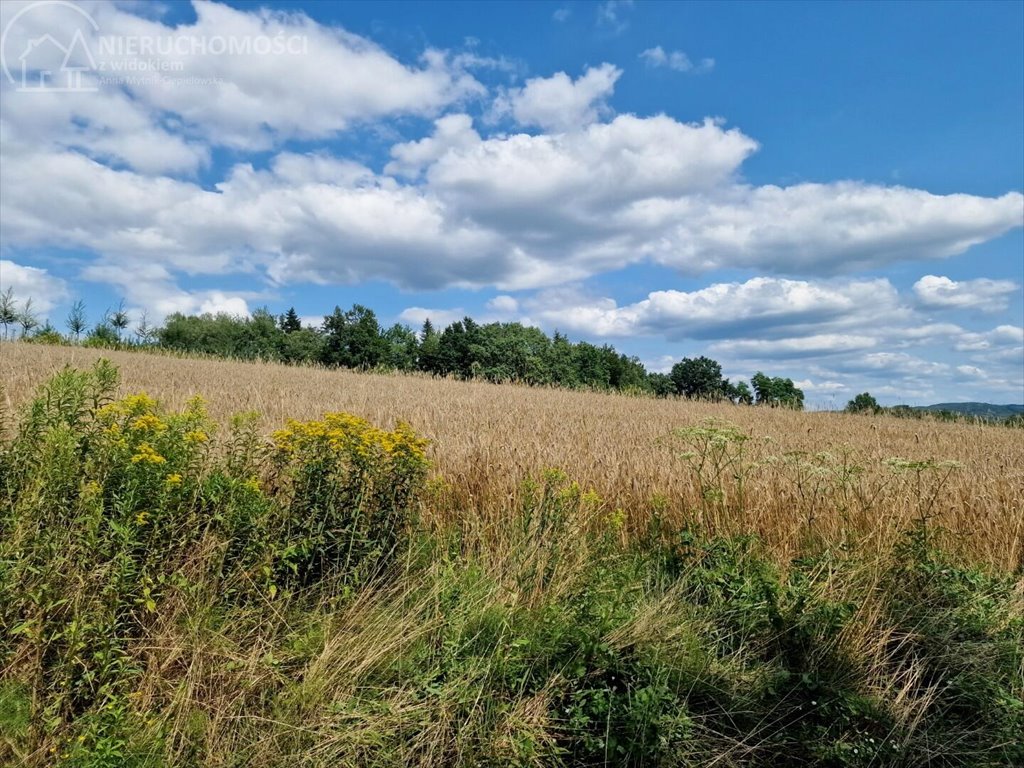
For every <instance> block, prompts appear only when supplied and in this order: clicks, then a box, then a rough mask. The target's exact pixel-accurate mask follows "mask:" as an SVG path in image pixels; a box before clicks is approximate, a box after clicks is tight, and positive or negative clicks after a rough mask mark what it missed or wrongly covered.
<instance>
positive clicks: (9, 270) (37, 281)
mask: <svg viewBox="0 0 1024 768" xmlns="http://www.w3.org/2000/svg"><path fill="white" fill-rule="evenodd" d="M7 290H11V291H12V292H13V296H14V299H15V301H17V302H19V304H20V305H24V302H25V301H27V300H28V299H32V306H33V307H34V308H35V309H36V310H38V311H39V312H42V313H43V314H45V313H47V312H49V311H50V310H51V309H53V307H54V306H55V305H56V304H58V303H59V302H60V301H62V300H63V299H65V298H67V295H68V286H67V283H65V282H64V281H63V280H62V279H61V278H59V277H55V276H54V275H51V274H50V273H49V272H47V271H46V270H45V269H40V268H39V267H29V266H26V265H23V264H16V263H15V262H13V261H10V260H8V259H0V291H7Z"/></svg>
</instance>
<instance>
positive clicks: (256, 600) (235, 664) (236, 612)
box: [0, 363, 1024, 768]
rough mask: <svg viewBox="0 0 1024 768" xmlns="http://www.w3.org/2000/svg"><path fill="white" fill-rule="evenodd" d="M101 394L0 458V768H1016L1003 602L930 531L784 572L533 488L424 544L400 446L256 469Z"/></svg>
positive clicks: (84, 379)
mask: <svg viewBox="0 0 1024 768" xmlns="http://www.w3.org/2000/svg"><path fill="white" fill-rule="evenodd" d="M115 384H116V371H114V370H113V369H112V368H110V367H109V366H107V365H105V364H102V363H101V364H99V365H97V366H96V367H95V368H94V369H93V370H92V371H89V372H77V371H70V370H69V371H65V372H64V373H62V374H60V375H59V376H58V377H57V378H56V379H54V380H53V381H52V382H50V383H49V384H48V385H47V386H46V387H44V388H43V389H42V390H41V391H40V393H39V396H38V398H37V399H36V400H35V401H34V402H33V403H32V404H31V405H30V406H29V407H28V408H26V409H25V410H24V411H23V412H21V413H20V414H17V415H16V416H15V417H12V418H10V419H9V420H8V423H7V425H6V430H5V433H4V437H3V440H2V442H0V670H2V678H0V763H2V764H5V765H6V764H26V765H38V766H43V765H52V764H61V765H68V766H153V767H156V766H200V765H222V766H294V765H302V766H404V765H423V766H435V765H456V766H509V765H511V766H541V765H565V766H601V765H609V766H611V765H615V766H618V765H634V766H661V765H665V766H703V765H711V764H714V765H722V766H779V765H793V766H800V765H807V766H812V765H813V766H865V768H866V767H867V766H913V765H924V764H927V765H932V766H1013V765H1020V764H1024V740H1022V738H1021V734H1022V733H1024V703H1022V700H1024V596H1022V586H1021V583H1020V581H1019V579H1017V578H1015V577H1014V575H1013V574H1008V573H997V572H992V571H989V570H985V569H983V568H980V567H974V566H971V565H969V564H964V563H958V562H953V561H952V560H951V559H950V558H947V557H946V556H945V555H944V554H943V553H942V552H940V551H937V550H936V549H935V548H934V546H933V545H932V543H931V542H932V541H933V540H934V537H933V536H932V533H933V529H930V528H928V526H929V525H930V522H929V521H928V519H927V516H923V517H922V520H921V521H920V522H919V523H918V524H917V525H916V526H915V527H914V528H912V529H910V530H908V531H906V532H905V533H904V535H903V537H902V539H901V541H900V543H899V545H898V546H897V547H896V548H895V549H893V550H892V551H891V552H887V553H885V554H884V555H879V554H877V553H874V554H871V555H869V554H867V553H866V552H861V551H859V550H858V549H857V547H856V546H847V547H845V548H843V549H842V550H840V551H832V550H827V549H817V550H815V549H813V548H810V547H809V549H808V551H806V552H804V553H802V554H801V556H800V557H799V558H798V559H795V560H793V561H792V562H790V563H787V564H785V566H784V567H782V566H780V565H779V564H778V563H777V560H776V559H775V558H773V557H769V556H768V553H766V552H765V551H763V549H762V547H761V544H760V542H759V541H758V540H757V538H755V537H750V536H748V537H732V538H722V537H712V536H708V535H707V534H705V533H704V532H702V531H700V530H696V529H693V530H689V529H682V530H666V529H664V528H663V527H659V526H654V525H652V527H651V530H650V532H649V534H648V535H646V536H644V537H641V538H639V539H636V538H634V539H633V540H630V541H625V540H624V537H623V536H622V535H621V527H622V519H621V516H619V515H617V514H616V513H615V511H614V510H609V508H608V505H606V504H604V503H603V502H602V500H601V499H599V498H598V497H597V496H596V495H595V494H593V493H590V492H588V491H587V490H586V489H584V488H581V487H580V486H578V485H577V484H575V483H573V482H572V481H571V479H570V478H567V477H565V476H564V475H563V474H562V473H560V472H558V471H550V472H547V473H545V474H544V475H543V476H542V477H538V478H530V479H526V480H524V486H523V489H522V493H521V494H520V496H519V498H520V499H521V501H519V502H517V503H516V504H515V505H514V506H512V505H511V504H510V507H509V508H508V509H504V510H501V512H502V517H501V520H502V524H501V525H500V526H497V527H494V528H488V527H485V526H482V525H479V524H477V523H476V522H475V521H474V520H473V519H472V518H471V517H470V516H469V515H467V516H466V517H465V518H464V519H463V520H461V521H460V523H459V524H456V525H454V526H453V527H451V528H448V529H444V530H436V529H427V528H426V527H425V526H423V525H421V524H419V523H418V520H419V514H418V513H419V511H420V510H421V509H422V505H424V504H431V503H438V502H437V498H438V496H439V493H440V491H439V489H438V488H434V487H425V485H424V482H425V477H426V469H427V467H426V460H425V458H424V456H425V453H424V443H423V441H421V440H420V439H419V438H418V437H417V436H416V435H414V434H413V433H412V432H411V431H409V430H408V429H407V428H405V427H403V426H401V425H399V426H397V427H395V428H394V429H392V430H388V429H381V428H378V427H375V426H372V425H370V424H367V423H366V422H363V421H361V420H359V419H356V418H354V417H350V416H347V415H344V414H335V415H328V416H325V418H324V419H323V420H321V421H315V422H303V423H298V422H292V423H290V424H288V425H286V426H285V427H284V429H283V430H281V431H279V432H277V433H275V435H274V437H273V439H272V440H271V441H268V440H266V439H265V438H263V437H262V436H261V435H262V432H261V429H260V427H259V426H258V424H257V422H256V420H255V417H254V416H246V417H240V418H238V419H236V420H235V422H234V423H233V424H232V425H229V426H228V427H227V428H226V429H220V428H218V427H217V425H214V424H212V423H210V421H209V419H208V418H207V416H206V415H205V412H204V409H203V407H202V404H201V402H199V401H195V402H193V403H191V404H190V405H189V406H188V407H186V409H185V410H184V411H182V412H181V413H166V412H165V411H164V410H163V409H161V408H160V407H159V405H158V404H157V403H155V402H153V401H152V400H150V399H149V398H147V397H145V396H141V395H140V396H135V397H130V398H126V399H124V400H120V401H116V402H115V401H113V400H111V395H110V393H111V392H112V391H113V388H114V386H115ZM713 442H714V441H712V443H713ZM709 445H710V447H708V446H705V447H704V448H701V447H700V446H699V445H698V447H697V448H696V451H697V453H701V452H702V451H703V452H705V453H706V452H708V451H712V452H713V451H714V450H719V449H721V446H720V445H718V444H717V443H714V444H709ZM729 445H732V444H731V443H730V444H729ZM716 446H717V447H716ZM726 447H727V448H728V447H729V446H726ZM722 450H724V449H722ZM720 452H721V451H720ZM701 455H702V456H703V455H704V454H703V453H702V454H701ZM716 456H718V454H713V455H712V454H708V455H707V458H708V460H709V462H710V463H707V462H698V466H702V467H703V466H711V467H713V468H714V467H725V469H722V471H725V470H726V469H728V466H727V463H728V462H726V463H725V464H723V461H725V459H722V456H725V457H726V458H728V455H727V454H722V456H718V458H716ZM695 458H697V459H699V458H700V457H699V456H695ZM716 471H717V470H716ZM711 480H713V478H712V477H710V476H709V475H706V476H702V477H701V478H700V482H702V483H708V484H709V487H710V485H711V484H712V483H711ZM702 487H703V486H702ZM708 498H709V503H715V499H714V498H712V497H710V496H709V497H708ZM654 512H656V510H653V509H652V519H656V515H655V514H654Z"/></svg>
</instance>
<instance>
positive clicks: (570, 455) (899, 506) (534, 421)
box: [0, 343, 1024, 570]
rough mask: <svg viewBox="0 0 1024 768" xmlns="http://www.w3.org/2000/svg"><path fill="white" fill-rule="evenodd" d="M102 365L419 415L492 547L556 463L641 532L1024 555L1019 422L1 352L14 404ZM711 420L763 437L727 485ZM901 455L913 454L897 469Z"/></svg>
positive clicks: (120, 355) (259, 403)
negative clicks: (663, 527)
mask: <svg viewBox="0 0 1024 768" xmlns="http://www.w3.org/2000/svg"><path fill="white" fill-rule="evenodd" d="M99 357H107V358H109V359H111V360H112V362H114V363H115V364H116V365H117V366H118V367H119V368H120V370H121V375H122V385H121V387H122V390H123V391H125V392H139V391H144V392H147V393H149V394H151V395H153V396H155V397H157V398H159V399H160V400H162V401H163V402H164V403H165V404H167V405H169V406H171V407H175V408H177V407H180V406H181V405H182V404H183V403H184V402H185V401H186V400H187V399H188V398H189V397H191V396H193V395H195V394H201V395H203V396H204V397H205V398H206V399H207V400H208V402H209V410H210V414H211V416H213V417H214V418H215V419H217V420H218V421H220V422H222V423H223V422H224V421H226V420H227V417H228V416H229V415H230V414H232V413H235V412H239V411H258V412H259V413H261V414H262V416H263V419H264V424H265V428H266V431H267V432H268V433H269V432H270V431H271V430H273V429H275V428H278V427H280V426H281V425H282V424H283V423H284V421H285V420H286V419H288V418H293V419H313V418H318V417H320V416H321V415H322V414H323V413H324V412H327V411H347V412H350V413H353V414H356V415H358V416H361V417H364V418H366V419H368V420H369V421H371V422H372V423H374V424H377V425H380V426H382V427H383V426H389V425H391V424H393V423H394V422H395V421H396V420H403V421H406V422H408V423H409V424H410V425H411V426H412V427H413V428H414V429H415V430H416V431H417V432H419V433H420V434H423V435H425V436H427V437H428V438H429V439H430V440H431V451H430V453H431V459H432V461H433V463H434V467H435V472H436V474H437V475H438V476H439V478H443V482H435V483H434V484H433V486H432V487H433V488H434V489H435V498H434V499H433V503H431V504H429V505H426V506H425V510H424V514H425V515H427V518H428V522H436V523H445V524H450V523H453V522H454V523H456V524H458V525H460V526H463V527H465V526H475V527H476V528H477V529H478V530H479V532H480V535H481V536H484V537H490V539H500V538H501V536H502V521H501V520H498V519H495V516H496V515H497V514H501V511H502V510H508V509H509V508H510V504H511V505H515V504H516V502H517V499H518V497H519V494H520V493H521V486H522V481H523V479H524V478H526V477H529V476H536V475H538V474H539V473H541V472H543V471H544V470H546V469H548V468H552V467H556V468H559V469H561V470H563V471H564V472H565V473H566V474H567V475H568V476H569V478H571V479H572V480H575V481H577V482H579V483H580V485H582V486H584V487H586V488H592V489H593V490H594V491H595V492H596V493H597V494H598V495H599V496H600V498H601V500H602V501H601V504H600V509H601V510H602V511H603V512H602V513H603V514H606V515H614V516H616V518H617V520H618V521H619V527H620V529H621V531H622V535H623V536H624V537H628V536H629V535H631V534H632V533H634V532H637V531H644V530H647V529H648V526H649V525H650V523H651V520H652V515H657V516H660V517H661V518H662V519H664V520H665V521H666V522H669V523H679V522H681V521H682V520H686V521H688V522H690V523H691V524H697V525H700V526H703V527H704V528H706V529H708V530H709V531H710V532H718V533H725V532H749V533H755V534H758V535H759V536H761V537H763V538H764V539H765V541H766V542H768V544H769V545H770V546H771V548H772V550H773V551H774V552H775V553H776V554H777V555H778V556H779V558H780V561H784V560H785V559H786V558H788V557H791V556H792V555H794V554H796V553H798V552H799V551H801V550H802V549H803V548H804V547H805V546H806V545H807V544H808V543H809V542H813V543H825V544H832V545H839V544H843V543H844V542H845V543H851V544H852V543H857V544H859V545H862V546H863V545H868V546H874V547H880V548H883V549H884V548H886V547H887V546H889V545H890V544H891V543H892V542H893V541H894V540H896V538H897V537H898V534H899V532H900V531H902V530H905V529H906V528H907V526H908V525H910V524H911V523H912V522H913V521H914V520H915V519H918V518H928V519H929V520H930V521H933V525H935V526H937V527H939V528H941V529H943V530H944V532H945V533H944V536H945V540H944V542H943V543H944V544H945V545H946V546H950V547H951V548H952V549H953V550H954V551H956V552H959V553H960V554H961V555H963V556H965V557H971V558H975V559H981V560H983V561H986V562H989V563H991V564H992V565H995V566H998V567H1001V568H1008V569H1011V570H1012V569H1014V568H1020V567H1021V566H1022V564H1024V440H1022V433H1021V431H1019V430H1017V429H1008V428H1002V427H994V426H984V425H976V424H968V423H942V422H938V421H932V420H902V419H897V418H892V417H865V416H854V415H847V414H841V413H826V412H793V411H786V410H769V409H762V408H748V407H737V406H731V405H728V404H711V403H698V402H688V401H680V400H654V399H648V398H633V397H626V396H622V395H614V394H601V393H590V392H573V391H566V390H553V389H541V388H528V387H523V386H512V385H494V384H488V383H484V382H457V381H446V380H437V379H431V378H428V377H422V376H402V375H382V374H362V373H354V372H348V371H340V370H323V369H315V368H295V367H289V366H285V365H278V364H264V363H250V362H228V361H217V360H206V359H182V358H176V357H171V356H166V355H155V354H143V353H137V352H132V353H128V352H113V351H98V350H90V349H83V348H76V347H45V346H38V345H26V344H17V343H14V344H11V343H5V344H3V346H2V348H0V380H2V382H3V386H4V397H5V398H6V405H7V406H8V408H16V407H17V406H18V405H20V404H23V403H24V402H26V400H27V399H28V398H29V397H30V396H31V394H32V392H33V391H34V389H35V388H36V387H37V386H38V385H39V384H41V383H42V382H44V381H45V380H46V379H47V378H48V377H49V376H51V375H52V374H53V373H54V372H56V371H57V370H59V369H60V368H62V367H63V366H65V365H72V366H77V367H84V366H87V365H89V364H90V363H92V362H93V361H94V360H95V359H97V358H99ZM709 419H716V420H721V421H727V422H731V423H732V424H734V425H736V427H737V428H738V429H739V430H741V431H742V433H743V434H744V435H746V436H747V437H748V438H749V439H747V440H746V442H745V443H743V444H742V449H743V455H742V457H741V459H740V460H738V461H737V462H735V463H734V464H732V465H730V466H729V467H727V468H725V469H724V470H723V471H721V472H719V473H718V474H717V475H716V476H715V477H713V478H711V479H712V480H713V484H714V485H715V487H716V489H717V491H716V492H718V495H714V494H709V487H708V485H707V483H706V482H702V481H701V479H700V477H699V476H698V474H696V473H695V472H694V469H693V467H692V466H691V463H692V462H689V461H687V460H686V458H685V457H684V456H682V454H683V452H684V451H685V450H686V449H687V447H686V445H685V444H684V442H683V441H681V440H680V439H679V438H678V437H674V436H673V430H675V429H677V428H680V427H688V426H693V425H698V424H701V423H703V422H706V421H707V420H709ZM739 445H740V444H738V443H737V444H736V447H737V449H738V447H739ZM896 457H899V458H901V459H905V460H906V462H904V463H902V464H899V463H897V464H895V465H894V464H893V463H892V462H891V461H890V462H889V463H887V460H891V459H893V458H896ZM914 462H921V463H923V464H914ZM925 462H931V463H925ZM941 462H956V464H955V465H945V466H940V463H941ZM706 471H707V469H706V468H705V472H706ZM723 493H724V494H725V495H724V496H723V495H722V494H723ZM492 543H494V542H492Z"/></svg>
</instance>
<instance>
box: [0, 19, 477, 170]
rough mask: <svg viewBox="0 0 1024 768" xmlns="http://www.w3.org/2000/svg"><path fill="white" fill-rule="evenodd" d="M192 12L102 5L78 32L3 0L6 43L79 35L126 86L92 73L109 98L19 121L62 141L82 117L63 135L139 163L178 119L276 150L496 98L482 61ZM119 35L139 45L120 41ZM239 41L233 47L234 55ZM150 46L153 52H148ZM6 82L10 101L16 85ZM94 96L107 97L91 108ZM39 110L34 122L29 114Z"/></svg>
mask: <svg viewBox="0 0 1024 768" xmlns="http://www.w3.org/2000/svg"><path fill="white" fill-rule="evenodd" d="M192 5H193V8H194V10H195V14H196V20H195V21H194V22H193V23H190V24H179V25H176V26H169V25H167V24H164V23H163V22H162V21H161V20H160V19H159V18H146V17H144V16H141V15H138V14H136V13H132V12H131V9H130V8H126V7H124V6H122V5H119V4H115V3H110V2H98V3H94V4H90V5H89V6H88V9H89V13H90V14H91V16H92V18H93V19H95V21H96V26H97V28H95V29H94V28H93V27H92V26H91V25H89V24H82V23H79V24H78V25H77V27H76V26H75V22H76V20H79V16H78V15H76V14H74V13H69V12H67V11H64V12H63V13H59V12H58V11H55V10H54V9H52V8H50V9H46V8H43V9H42V10H40V11H33V12H31V13H25V14H23V15H21V16H17V18H15V17H16V13H17V11H19V10H21V8H19V7H18V6H16V5H15V4H8V3H4V4H3V6H4V9H3V13H2V14H0V21H2V22H3V23H4V25H5V26H6V25H8V24H11V22H12V21H13V22H14V23H13V24H11V25H10V27H9V30H10V31H9V33H8V36H9V39H8V40H7V42H6V44H5V45H6V48H8V49H10V50H19V51H20V50H24V48H25V46H26V45H27V43H28V41H29V40H32V39H36V38H38V37H40V36H41V35H42V34H43V33H52V34H54V35H56V36H57V37H59V38H60V39H67V40H70V39H71V35H72V34H73V30H74V29H78V30H81V31H82V32H83V33H84V36H85V37H84V39H85V49H86V50H88V51H89V55H91V56H92V58H93V59H94V60H95V61H96V64H97V66H98V67H101V68H102V72H103V74H104V75H105V76H106V77H112V78H114V79H118V78H120V81H121V82H120V83H119V84H118V85H119V86H120V87H118V85H113V86H111V85H104V84H102V83H100V82H99V81H98V78H97V77H96V75H97V74H98V72H95V71H86V72H85V73H84V77H85V83H86V84H87V85H89V86H93V87H96V88H98V94H81V96H82V97H83V98H82V99H76V98H72V99H70V100H68V101H70V102H72V103H71V104H68V105H63V104H58V103H57V102H59V101H64V100H63V99H52V98H51V96H52V95H45V94H42V95H40V94H34V95H33V97H34V98H36V99H39V98H41V99H43V100H46V101H49V102H51V103H49V104H46V105H42V106H36V107H30V105H26V106H22V104H21V102H24V101H28V100H29V99H28V98H23V99H21V100H20V101H19V106H18V109H17V110H15V109H13V108H12V109H9V110H5V113H6V114H11V113H18V117H17V118H12V120H13V121H14V122H16V123H17V124H18V126H19V128H20V130H21V131H22V132H24V131H25V130H28V129H29V126H30V125H32V123H31V122H28V120H29V119H30V117H34V118H35V119H36V120H38V121H39V122H40V123H41V124H42V126H43V127H44V128H46V129H47V132H48V133H51V134H52V133H53V132H54V129H55V127H56V124H55V123H54V115H53V113H54V112H56V113H58V114H57V117H59V116H60V113H68V116H69V118H74V121H75V122H73V123H72V125H71V126H70V127H69V128H68V131H67V135H65V136H55V137H52V138H53V139H54V140H56V141H61V142H70V141H71V140H72V139H74V138H76V137H77V138H78V139H80V140H82V141H85V142H86V144H87V145H88V146H91V148H93V149H94V150H95V151H96V152H97V153H99V154H102V155H105V156H110V157H118V158H120V159H127V160H129V162H131V161H132V160H133V159H137V158H134V157H133V156H134V155H140V154H143V155H148V150H147V149H146V148H144V147H142V146H138V147H135V148H132V147H131V146H127V147H125V146H124V142H125V141H127V142H132V141H134V142H135V143H136V144H145V146H146V147H151V146H154V145H155V146H161V142H159V141H156V140H155V139H157V138H159V135H160V134H161V132H162V131H163V128H162V126H163V124H165V123H167V122H168V120H169V119H170V120H172V121H173V122H176V123H177V124H178V125H179V126H180V128H181V129H183V130H185V131H187V132H188V133H189V134H191V135H192V136H193V137H194V138H195V137H200V138H201V139H202V140H203V141H204V142H206V143H209V144H218V145H223V146H229V147H233V148H236V149H246V150H265V149H269V148H271V147H273V146H275V145H276V144H278V143H280V142H281V141H284V140H287V139H290V138H299V139H316V138H327V137H330V136H333V135H335V134H337V133H338V132H340V131H343V130H346V129H348V128H350V127H351V126H352V125H354V124H358V123H363V122H366V121H371V120H376V119H381V118H385V117H393V116H400V115H424V116H429V115H432V114H436V113H437V112H438V111H440V110H441V109H443V108H444V107H447V106H449V105H451V104H453V103H457V102H460V101H462V100H465V99H467V98H474V97H480V96H483V95H484V94H485V89H484V87H483V86H482V85H481V84H480V83H479V82H478V81H477V80H476V79H475V78H474V77H473V76H472V75H471V74H469V72H468V71H467V69H468V68H469V65H470V64H472V61H471V60H466V59H460V60H457V59H456V57H455V56H452V55H449V54H448V53H446V52H444V51H439V50H434V49H427V50H426V51H425V52H424V53H423V55H422V58H421V60H420V61H418V62H416V63H414V64H408V63H403V62H401V61H399V60H398V59H397V58H396V57H394V56H393V55H391V54H390V53H388V52H387V51H386V50H384V49H383V48H381V47H380V46H378V45H377V44H375V43H373V42H372V41H370V40H368V39H366V38H364V37H361V36H359V35H355V34H352V33H350V32H347V31H345V30H344V29H341V28H338V27H328V26H324V25H321V24H318V23H317V22H315V21H313V20H312V19H310V18H309V17H308V16H306V15H305V14H303V13H301V12H285V11H272V10H268V9H256V10H251V11H249V10H240V9H236V8H232V7H230V6H227V5H223V4H221V3H215V2H208V1H207V0H193V3H192ZM65 27H67V29H65ZM104 40H105V41H107V42H106V43H104V42H103V41H104ZM118 40H121V41H127V40H133V41H136V43H138V44H137V45H135V44H133V46H132V47H127V46H118V45H116V44H112V43H111V41H114V43H116V41H118ZM275 41H276V42H275ZM229 43H232V45H233V46H234V47H233V48H231V49H228V48H227V45H228V44H229ZM142 45H147V46H148V47H147V48H146V49H145V51H143V50H142V48H141V46H142ZM266 46H273V47H272V48H270V51H271V52H270V53H268V52H267V51H266V50H263V48H264V47H266ZM76 50H77V49H76ZM79 63H81V62H79ZM140 67H142V69H141V70H140V69H139V68H140ZM154 73H158V74H159V75H160V76H159V77H154V76H152V75H154ZM3 80H4V91H5V92H4V97H5V101H6V102H7V103H10V99H11V96H12V91H13V85H12V84H11V83H10V82H9V81H8V80H7V78H3ZM61 96H63V94H61ZM90 96H93V97H96V96H98V98H94V99H93V102H92V103H91V104H89V103H88V97H90ZM128 96H130V97H131V98H130V99H128V98H127V97H128ZM118 105H120V107H121V108H118ZM29 108H31V109H32V111H33V112H34V113H36V114H34V116H25V115H22V114H20V113H22V111H23V109H24V110H27V109H29ZM6 114H5V117H6ZM115 115H116V117H117V119H116V120H115V119H113V116H115ZM122 121H123V122H122ZM147 132H150V133H153V134H155V135H154V136H153V137H152V138H153V139H154V140H153V141H145V138H146V133H147ZM163 132H164V133H166V131H163ZM177 140H178V141H180V139H177ZM166 144H173V142H172V141H170V140H169V141H167V142H166ZM168 150H169V152H170V154H172V156H175V157H176V158H177V162H178V163H179V165H181V166H187V164H188V162H189V161H191V162H192V163H193V164H194V163H195V162H196V160H197V158H195V157H191V156H192V155H194V154H196V153H199V155H200V157H199V158H198V160H202V159H203V157H202V155H203V150H201V149H198V148H196V147H194V146H191V147H190V146H189V145H188V142H186V144H185V146H178V147H175V146H169V147H168ZM124 153H128V157H127V158H124V157H122V155H123V154H124ZM133 164H135V163H133ZM136 167H139V168H140V169H142V168H147V167H149V168H153V169H156V170H173V167H172V166H171V164H170V161H167V164H166V165H164V166H163V167H160V166H159V165H157V164H156V160H155V159H154V158H148V157H147V158H142V159H141V160H139V164H138V165H136Z"/></svg>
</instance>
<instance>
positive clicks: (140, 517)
mask: <svg viewBox="0 0 1024 768" xmlns="http://www.w3.org/2000/svg"><path fill="white" fill-rule="evenodd" d="M148 519H149V512H146V511H145V510H142V511H141V512H138V513H136V515H135V523H136V525H145V524H146V521H147V520H148Z"/></svg>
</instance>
